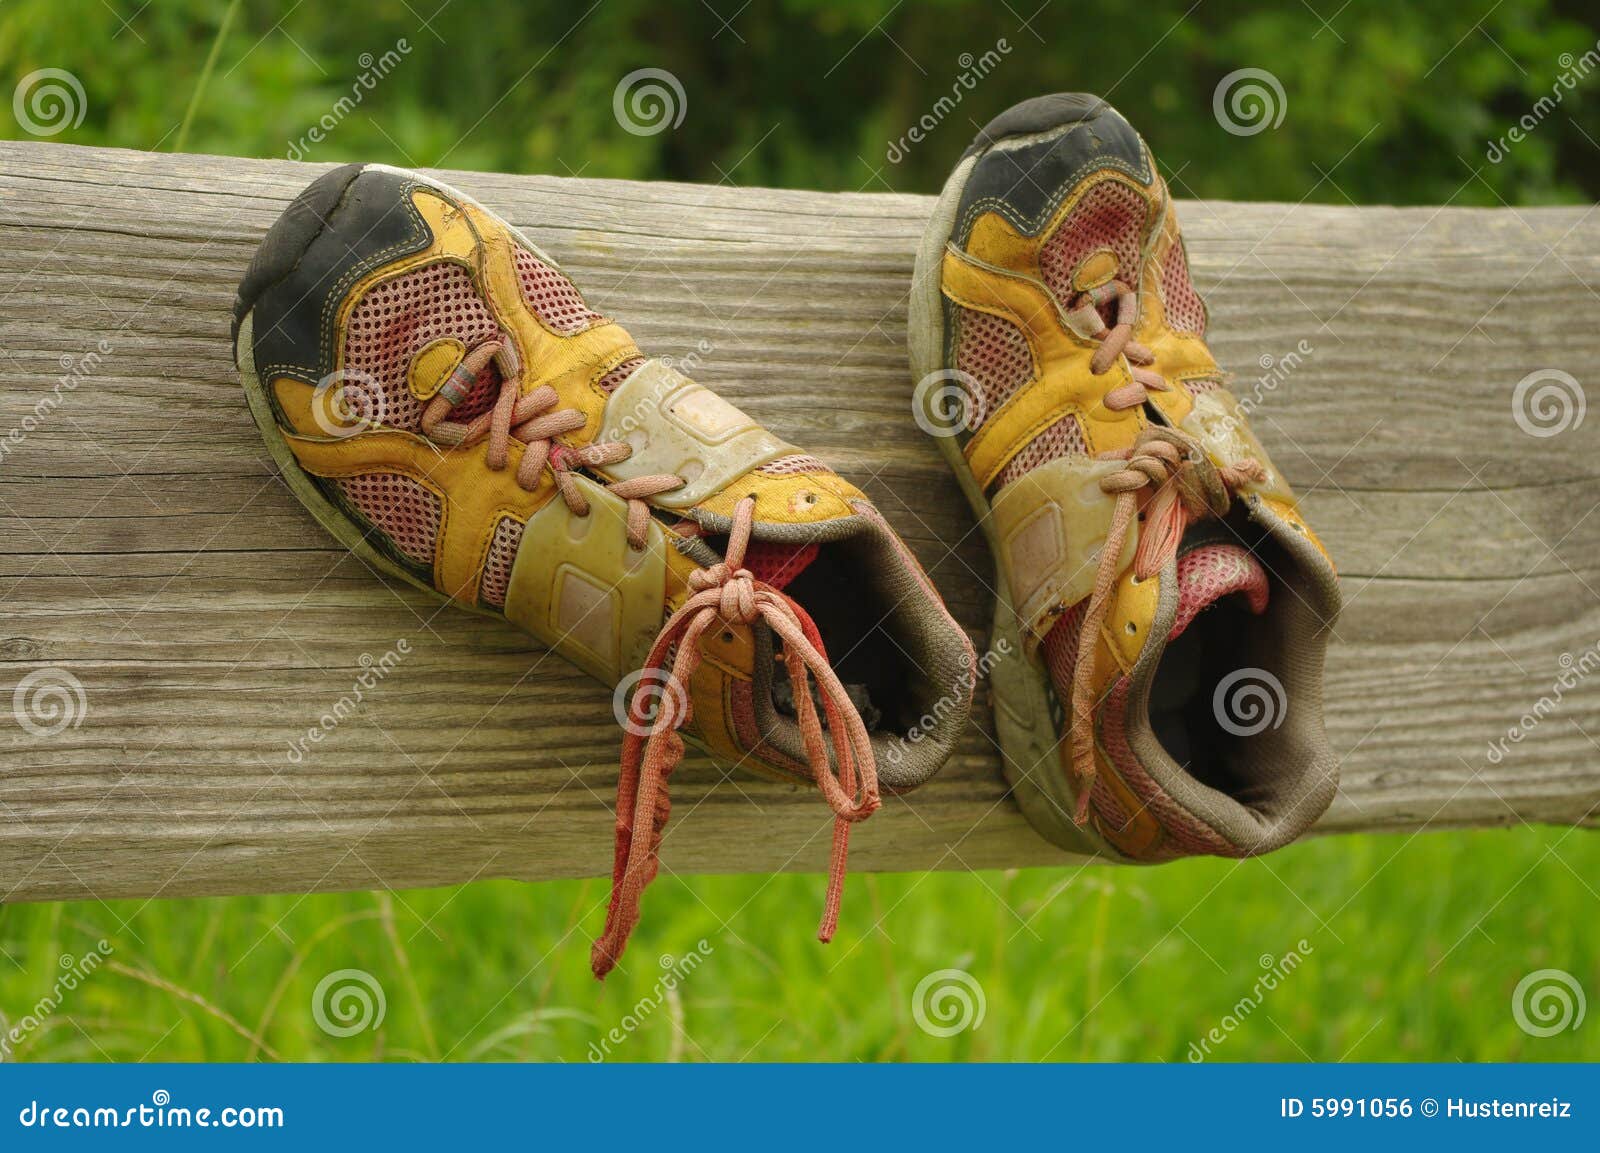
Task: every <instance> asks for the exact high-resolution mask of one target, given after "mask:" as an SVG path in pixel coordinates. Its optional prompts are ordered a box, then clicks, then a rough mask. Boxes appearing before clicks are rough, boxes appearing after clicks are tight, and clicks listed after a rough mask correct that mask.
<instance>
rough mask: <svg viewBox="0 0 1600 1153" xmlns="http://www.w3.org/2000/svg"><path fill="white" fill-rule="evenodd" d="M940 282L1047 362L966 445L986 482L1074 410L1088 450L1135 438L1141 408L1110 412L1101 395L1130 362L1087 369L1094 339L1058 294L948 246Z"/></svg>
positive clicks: (1118, 382) (1121, 379) (1122, 379)
mask: <svg viewBox="0 0 1600 1153" xmlns="http://www.w3.org/2000/svg"><path fill="white" fill-rule="evenodd" d="M941 286H942V289H943V291H944V294H945V296H947V297H948V298H949V299H951V300H952V301H954V302H955V303H957V304H959V305H961V306H962V307H964V308H971V309H975V310H977V311H979V312H987V313H989V314H990V315H993V316H999V317H1002V318H1004V319H1006V320H1009V321H1011V323H1013V324H1015V325H1016V326H1017V327H1018V328H1019V329H1020V330H1021V331H1022V334H1023V336H1024V337H1025V338H1026V339H1027V341H1028V346H1029V349H1030V350H1031V351H1032V353H1033V362H1034V364H1035V365H1045V366H1047V368H1046V372H1045V375H1044V377H1043V378H1042V379H1041V378H1039V377H1037V376H1036V377H1035V378H1034V379H1033V380H1030V381H1029V382H1028V383H1026V384H1024V385H1023V386H1022V387H1021V388H1019V389H1017V390H1016V392H1014V393H1013V394H1012V395H1011V397H1010V398H1009V399H1008V400H1007V401H1006V403H1005V404H1003V405H1001V406H1000V408H999V409H998V410H997V411H995V412H993V413H991V414H988V416H987V417H986V418H985V419H984V422H983V425H982V427H981V428H980V429H979V430H978V432H977V433H976V434H974V436H973V437H972V439H971V440H969V441H968V442H967V445H966V455H967V463H968V465H969V466H970V467H971V468H972V472H973V475H974V477H975V478H976V479H977V482H978V484H979V485H980V486H982V487H985V488H986V487H988V486H989V485H990V484H991V483H992V482H993V481H994V478H995V477H996V476H998V475H999V473H1000V470H1001V469H1003V468H1004V467H1005V466H1006V464H1007V463H1009V462H1010V460H1011V459H1012V457H1014V456H1016V454H1017V453H1019V452H1021V451H1022V449H1023V448H1024V447H1026V446H1027V444H1028V443H1029V442H1030V441H1032V440H1033V438H1034V437H1036V436H1038V435H1039V433H1041V432H1043V431H1044V430H1045V429H1046V428H1048V427H1049V426H1050V425H1052V424H1054V423H1055V422H1056V421H1058V420H1060V419H1061V418H1062V417H1063V416H1066V415H1067V414H1069V413H1071V414H1074V415H1076V416H1077V417H1078V422H1079V425H1080V426H1081V428H1082V430H1083V436H1084V440H1085V442H1086V444H1087V447H1088V450H1089V452H1090V453H1091V454H1093V453H1100V452H1106V451H1108V450H1111V449H1122V448H1127V447H1129V446H1130V445H1132V444H1133V441H1134V437H1135V436H1137V435H1138V432H1139V429H1140V427H1141V426H1142V425H1143V423H1144V417H1143V415H1142V414H1141V413H1140V412H1139V410H1138V409H1137V408H1131V409H1123V410H1121V411H1112V410H1111V409H1108V408H1106V406H1105V404H1104V403H1103V397H1104V396H1105V394H1106V393H1107V392H1109V391H1110V390H1112V389H1114V388H1119V387H1121V386H1122V385H1125V384H1127V383H1128V382H1129V381H1130V380H1131V379H1132V378H1131V376H1130V375H1129V372H1128V366H1127V364H1126V362H1125V361H1123V360H1122V359H1120V358H1119V359H1118V361H1117V363H1116V364H1114V365H1113V366H1112V367H1111V368H1110V369H1108V370H1107V371H1106V372H1105V373H1104V374H1103V375H1100V376H1096V375H1094V374H1093V373H1091V372H1090V371H1089V359H1090V357H1091V356H1092V355H1093V342H1092V341H1091V340H1089V339H1088V338H1086V337H1081V336H1078V335H1076V334H1075V333H1073V332H1072V330H1071V329H1070V328H1069V327H1068V326H1067V323H1066V320H1065V318H1064V317H1063V316H1062V314H1061V312H1060V310H1059V308H1058V307H1057V306H1056V301H1055V298H1054V297H1053V296H1052V295H1051V294H1050V292H1049V291H1048V290H1047V289H1046V288H1045V287H1044V285H1042V284H1040V283H1039V282H1038V281H1036V280H1032V279H1029V278H1026V277H1022V276H1017V275H1013V274H1010V273H1006V272H1003V271H1000V270H998V269H992V268H984V267H983V266H981V265H978V264H974V263H972V262H971V261H969V260H967V259H965V258H963V257H962V256H961V255H959V254H958V253H957V252H955V251H954V250H952V249H946V250H945V255H944V270H943V273H942V280H941Z"/></svg>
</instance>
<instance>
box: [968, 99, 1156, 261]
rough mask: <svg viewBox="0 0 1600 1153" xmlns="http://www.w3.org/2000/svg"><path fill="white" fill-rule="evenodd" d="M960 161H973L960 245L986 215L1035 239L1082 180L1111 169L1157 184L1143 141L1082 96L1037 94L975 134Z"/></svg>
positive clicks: (1101, 104) (1118, 117)
mask: <svg viewBox="0 0 1600 1153" xmlns="http://www.w3.org/2000/svg"><path fill="white" fill-rule="evenodd" d="M964 156H967V157H970V156H977V157H978V162H977V163H976V164H975V165H974V166H973V169H972V174H971V175H970V176H969V177H968V178H967V182H966V185H965V187H964V188H963V190H962V194H961V204H960V207H959V209H958V210H957V214H956V219H957V221H958V235H957V236H956V237H955V239H956V241H957V243H962V244H964V243H965V242H966V235H965V230H966V229H967V228H969V227H970V224H971V221H973V220H974V219H976V218H977V216H978V215H979V214H980V213H981V212H983V211H994V212H998V213H1000V214H1001V215H1002V216H1004V217H1005V218H1006V219H1007V220H1009V221H1010V222H1011V224H1012V226H1013V227H1014V228H1016V229H1017V230H1018V231H1019V232H1021V233H1023V234H1024V235H1027V236H1036V235H1038V232H1039V230H1040V229H1041V228H1043V227H1044V226H1045V224H1046V223H1047V222H1048V221H1049V219H1050V217H1051V216H1052V215H1053V214H1054V212H1055V209H1056V207H1057V206H1058V205H1059V204H1060V203H1061V200H1062V198H1063V197H1064V196H1066V195H1067V194H1068V193H1069V192H1070V191H1071V190H1072V189H1073V188H1074V187H1075V186H1076V185H1077V184H1078V183H1079V182H1080V181H1081V180H1082V179H1083V178H1084V177H1085V176H1087V175H1089V174H1090V173H1091V172H1093V171H1095V170H1097V169H1102V168H1115V169H1117V170H1119V171H1121V172H1123V173H1126V174H1127V175H1128V176H1131V177H1133V178H1134V179H1135V180H1138V181H1139V182H1140V183H1142V184H1149V183H1150V181H1151V180H1152V179H1154V173H1153V170H1152V168H1151V165H1150V155H1149V152H1148V151H1147V150H1146V149H1145V146H1144V141H1143V140H1141V139H1140V138H1139V134H1138V133H1137V132H1135V131H1134V130H1133V126H1132V125H1131V124H1129V123H1128V122H1127V120H1125V119H1123V117H1122V114H1121V113H1119V112H1118V111H1117V110H1116V109H1115V108H1113V107H1111V105H1109V104H1107V103H1106V102H1105V101H1104V100H1101V99H1100V98H1099V97H1098V96H1091V95H1089V94H1087V93H1083V92H1058V93H1056V94H1054V95H1051V96H1037V97H1035V98H1033V99H1032V100H1025V101H1023V102H1022V103H1021V104H1017V105H1014V106H1013V107H1011V108H1008V109H1006V111H1004V112H1002V113H1001V114H1000V115H999V116H996V117H995V118H994V119H993V120H991V121H989V123H988V124H986V125H984V126H983V128H982V129H981V130H980V131H979V133H978V135H977V137H976V139H974V140H973V142H972V146H971V147H970V148H968V149H967V151H966V153H965V154H964Z"/></svg>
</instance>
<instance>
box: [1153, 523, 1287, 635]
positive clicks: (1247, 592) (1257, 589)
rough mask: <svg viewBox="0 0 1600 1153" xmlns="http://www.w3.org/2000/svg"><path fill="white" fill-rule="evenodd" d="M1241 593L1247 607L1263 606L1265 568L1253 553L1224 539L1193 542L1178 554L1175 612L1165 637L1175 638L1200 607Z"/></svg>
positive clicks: (1260, 610)
mask: <svg viewBox="0 0 1600 1153" xmlns="http://www.w3.org/2000/svg"><path fill="white" fill-rule="evenodd" d="M1233 593H1243V594H1244V597H1245V601H1246V603H1247V604H1248V605H1249V606H1250V611H1251V612H1252V613H1255V614H1257V615H1259V614H1261V613H1263V612H1265V611H1266V609H1267V598H1268V595H1269V588H1268V584H1267V570H1266V568H1265V567H1264V566H1263V565H1262V564H1261V562H1260V561H1259V560H1257V559H1256V557H1255V555H1254V554H1253V553H1251V552H1249V551H1248V550H1247V549H1244V548H1241V547H1240V546H1239V545H1237V544H1233V543H1232V542H1225V541H1209V542H1197V543H1195V544H1193V545H1191V546H1189V547H1188V548H1186V549H1185V550H1184V551H1183V552H1180V553H1179V554H1178V612H1177V616H1176V617H1175V618H1174V620H1173V622H1172V631H1171V632H1169V633H1168V634H1167V640H1168V641H1173V640H1176V639H1177V638H1178V637H1179V636H1181V635H1182V634H1183V630H1184V629H1186V628H1188V627H1189V625H1190V624H1191V623H1192V622H1193V621H1194V618H1195V617H1197V616H1199V615H1200V613H1201V612H1202V611H1204V610H1205V609H1207V608H1210V607H1211V606H1212V605H1214V604H1216V603H1217V602H1218V601H1219V600H1221V599H1222V598H1223V597H1225V596H1230V595H1232V594H1233Z"/></svg>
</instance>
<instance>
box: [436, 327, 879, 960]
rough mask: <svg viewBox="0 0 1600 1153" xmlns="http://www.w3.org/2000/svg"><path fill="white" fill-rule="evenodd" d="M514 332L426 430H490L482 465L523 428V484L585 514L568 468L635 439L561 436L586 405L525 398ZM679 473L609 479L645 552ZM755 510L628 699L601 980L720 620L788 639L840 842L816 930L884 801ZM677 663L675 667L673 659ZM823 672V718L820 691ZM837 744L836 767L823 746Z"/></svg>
mask: <svg viewBox="0 0 1600 1153" xmlns="http://www.w3.org/2000/svg"><path fill="white" fill-rule="evenodd" d="M502 355H504V356H505V357H507V358H509V359H511V360H512V362H513V363H512V364H511V365H510V366H509V368H510V370H508V371H503V372H502V373H501V382H500V395H499V397H498V398H497V399H496V401H495V404H494V407H493V408H492V409H490V410H489V411H487V412H484V413H482V414H481V415H479V416H477V417H476V418H474V419H472V420H470V421H452V420H450V419H449V417H450V413H451V412H452V411H453V410H454V409H455V407H456V406H457V405H458V404H460V403H461V402H462V401H463V400H464V399H466V397H467V395H468V394H469V393H470V392H471V390H472V388H473V386H474V384H475V382H476V381H477V378H478V376H479V374H480V373H481V372H482V371H483V370H484V369H485V368H486V367H487V366H488V365H489V363H490V362H491V361H492V360H494V358H495V357H496V356H502ZM514 357H515V354H514V350H513V346H511V345H510V344H509V343H508V342H506V341H503V340H491V341H487V342H485V343H484V344H480V345H478V346H477V347H475V348H473V349H472V350H471V351H470V352H468V353H467V355H466V356H465V357H464V358H463V359H462V361H461V363H460V364H459V365H457V367H456V368H455V370H454V371H453V372H452V373H451V374H450V376H449V377H448V378H447V379H446V381H445V383H444V384H443V385H441V386H440V388H439V391H438V392H437V393H436V394H435V395H434V396H433V398H432V399H431V400H430V401H429V402H428V405H427V407H426V408H425V409H424V410H423V414H422V431H423V434H424V435H426V436H427V437H428V438H429V439H431V440H432V441H434V442H435V443H436V444H439V445H441V446H444V447H457V448H460V447H466V446H468V445H472V444H476V443H478V442H479V441H481V440H484V439H487V440H488V442H489V443H488V451H487V453H486V456H485V460H486V463H487V464H488V466H489V467H490V468H492V469H496V470H498V469H503V468H505V467H506V465H507V464H508V463H509V459H510V443H511V440H512V438H515V439H517V440H519V441H521V442H523V444H525V445H526V446H527V447H526V449H525V450H524V451H523V454H522V460H521V462H520V463H519V464H518V465H517V483H518V484H520V485H521V486H522V487H523V488H525V489H528V490H529V491H532V490H533V489H534V488H536V487H537V486H538V483H539V478H540V475H541V473H542V472H543V471H544V469H545V468H546V467H548V468H549V469H550V471H551V474H552V476H553V478H554V480H555V484H556V488H557V490H558V491H559V492H560V494H561V498H562V500H564V501H565V502H566V504H567V507H568V508H569V509H571V510H572V512H573V514H574V515H576V516H587V515H588V513H589V502H588V500H587V499H586V498H585V497H584V495H583V491H582V489H581V488H579V486H578V485H577V483H576V482H575V481H574V479H573V474H574V473H575V472H577V471H578V470H579V469H582V468H585V467H589V468H593V467H599V466H604V465H607V464H615V463H617V462H619V461H622V460H626V459H627V458H628V457H629V456H630V455H631V454H632V452H633V449H632V446H630V445H628V444H626V443H623V442H605V443H593V444H589V445H585V446H584V447H582V448H571V447H568V446H565V445H561V444H558V443H556V441H555V438H556V437H558V436H562V435H564V434H566V433H569V432H575V431H577V430H578V429H580V428H582V427H583V426H584V425H585V423H586V418H585V417H584V415H583V413H581V412H579V411H578V410H577V409H573V408H565V409H563V408H557V407H556V405H557V403H558V401H559V397H558V396H557V394H556V391H555V389H553V388H551V387H550V386H548V385H542V386H540V387H539V388H536V389H534V390H533V391H532V392H530V393H529V394H528V395H527V396H524V397H520V398H519V397H518V392H519V391H520V387H521V385H520V381H519V375H520V374H519V373H518V372H516V371H515V363H514ZM683 483H684V480H683V478H682V477H680V476H675V475H672V474H667V473H662V474H656V475H651V476H638V477H631V478H629V479H627V480H621V481H614V482H611V483H609V484H607V485H606V486H605V487H606V488H607V489H608V490H609V491H610V492H612V493H614V494H615V495H616V496H618V497H621V498H622V499H623V500H625V501H627V502H628V521H627V538H628V543H629V544H630V545H632V546H633V547H634V548H636V549H642V548H645V547H647V545H648V543H649V541H648V538H647V536H646V529H647V528H648V527H649V523H650V506H649V504H647V503H646V501H647V500H648V498H650V497H652V496H655V495H657V494H659V493H663V492H668V491H670V490H672V489H675V488H679V487H681V486H682V485H683ZM754 521H755V500H754V499H753V498H751V497H746V498H744V499H743V500H741V501H740V502H739V503H738V505H737V506H735V509H734V514H733V526H732V529H731V530H730V532H729V536H728V548H727V552H726V553H725V554H724V558H723V560H722V561H720V562H718V563H717V564H714V565H711V566H710V567H708V568H700V569H696V570H695V571H694V572H692V573H690V574H689V593H690V595H689V599H688V600H686V601H685V602H684V604H683V606H682V607H681V608H679V609H678V610H677V611H676V612H675V613H673V614H672V615H671V616H670V617H668V618H667V621H666V623H665V624H664V625H662V627H661V632H660V633H659V634H658V635H657V637H656V640H655V643H654V644H653V645H652V646H651V648H650V655H649V656H648V658H647V659H646V660H645V664H644V668H643V669H642V670H641V677H640V680H639V684H640V686H641V687H642V686H644V685H648V684H651V683H652V681H654V682H655V683H656V684H657V685H658V686H659V683H660V681H661V679H662V678H663V677H665V679H666V684H667V689H668V691H666V692H662V693H660V695H659V697H658V698H657V700H658V703H657V710H656V714H655V716H654V718H651V717H650V716H648V715H646V714H645V712H644V709H645V704H644V703H643V702H644V698H645V697H646V694H644V693H641V692H635V693H634V695H633V698H632V700H631V701H630V702H629V705H628V714H629V718H630V721H631V723H630V724H628V725H626V726H624V728H625V735H624V736H623V739H622V769H621V773H620V775H619V777H618V779H617V832H616V862H615V866H614V868H613V871H612V890H611V903H610V907H609V908H608V909H607V911H606V926H605V932H604V933H603V934H602V935H601V937H600V939H599V940H598V941H596V942H595V945H594V949H593V951H592V954H591V962H592V967H593V969H594V974H595V976H596V977H601V978H603V977H605V975H606V974H607V973H608V972H610V971H611V969H612V967H613V966H615V965H616V963H617V961H618V959H619V958H620V957H621V956H622V951H623V949H624V948H625V947H626V945H627V941H628V936H629V934H630V933H632V931H633V928H634V926H635V925H636V924H638V921H639V899H640V896H641V895H642V894H643V892H644V890H645V887H646V886H647V885H649V883H650V882H651V881H652V880H653V879H654V878H655V876H656V872H657V870H658V868H659V862H658V858H657V854H658V852H659V849H660V845H661V836H662V833H663V831H664V830H665V828H666V823H667V815H668V813H669V812H670V810H671V803H670V801H669V799H668V796H667V779H668V777H670V776H671V775H672V771H673V769H675V768H677V766H678V763H679V762H680V761H682V760H683V752H684V746H683V737H682V736H681V735H680V734H679V731H678V730H679V729H681V728H682V727H683V726H684V725H686V724H688V723H689V721H690V720H691V719H692V713H693V706H692V704H691V701H690V698H689V693H688V685H689V682H690V678H691V677H693V675H694V672H695V670H696V669H697V668H698V667H699V666H700V660H701V653H700V638H701V636H702V635H703V634H704V633H705V632H706V631H707V630H708V629H710V628H713V627H716V626H719V625H724V624H728V625H752V624H754V623H755V622H756V621H758V620H763V621H765V622H766V624H767V626H768V627H769V628H770V629H771V630H772V631H773V633H774V634H775V635H776V636H777V637H778V639H779V640H780V641H782V643H783V661H784V664H785V666H786V668H787V669H788V673H789V683H790V684H791V685H792V686H793V687H794V702H795V713H796V719H797V721H798V722H799V728H800V737H801V741H802V743H803V745H804V747H805V753H806V762H807V764H808V766H809V767H810V769H811V774H812V777H813V778H814V779H815V780H816V782H817V786H818V788H820V789H821V791H822V795H823V798H824V799H825V800H826V801H827V803H828V806H829V808H831V809H832V810H833V812H834V826H833V851H832V855H831V858H830V861H829V867H828V891H827V897H826V899H825V901H824V904H823V912H822V921H821V924H820V925H819V926H818V928H817V936H818V937H819V938H820V939H821V940H823V941H829V940H832V938H833V934H834V931H835V929H836V928H837V927H838V923H839V904H840V901H841V899H842V897H843V893H844V877H845V870H846V865H847V860H848V857H849V850H850V826H851V825H852V824H854V823H855V822H856V821H863V820H865V819H866V818H868V817H870V816H871V815H872V814H873V813H874V812H876V811H877V810H878V807H879V806H880V804H881V803H882V801H881V798H880V796H879V792H878V775H877V766H876V762H875V761H874V760H873V756H872V745H871V742H870V741H869V739H868V737H867V730H866V726H865V725H864V724H863V723H862V721H861V714H860V713H859V712H858V711H857V710H856V706H855V705H854V703H852V702H851V700H850V697H849V695H848V694H847V693H846V692H845V688H844V685H843V684H842V683H841V682H840V680H839V678H838V676H837V674H835V673H834V671H833V668H832V666H830V665H829V663H828V658H827V654H826V652H825V651H824V649H823V645H822V637H821V635H820V634H819V633H818V631H817V627H816V624H815V623H814V622H813V621H812V620H811V617H810V616H809V615H808V614H807V613H806V611H805V610H804V609H803V608H801V607H800V605H799V604H797V603H796V602H795V601H794V600H792V599H791V598H789V597H788V596H786V595H784V594H783V593H781V592H779V591H778V590H777V589H775V588H773V587H772V586H771V585H769V584H767V583H766V582H764V581H758V580H756V579H755V577H754V576H752V575H751V573H750V571H749V570H748V569H746V568H744V567H743V564H744V555H745V550H746V548H747V547H748V546H749V543H750V530H751V527H752V525H753V523H754ZM669 660H670V661H671V665H672V668H671V671H670V673H668V672H667V671H666V667H667V664H668V661H669ZM812 680H815V682H816V685H817V689H818V695H819V696H820V697H821V699H822V710H823V715H824V716H826V719H827V723H826V729H827V733H826V736H825V735H824V732H823V729H824V724H823V720H822V717H819V716H818V714H817V709H816V704H815V703H814V702H813V701H812V699H811V682H812ZM830 741H831V744H832V749H833V761H834V762H836V763H837V764H838V772H837V775H835V773H834V772H833V768H832V763H831V762H830V760H829V755H828V749H829V744H830Z"/></svg>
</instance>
